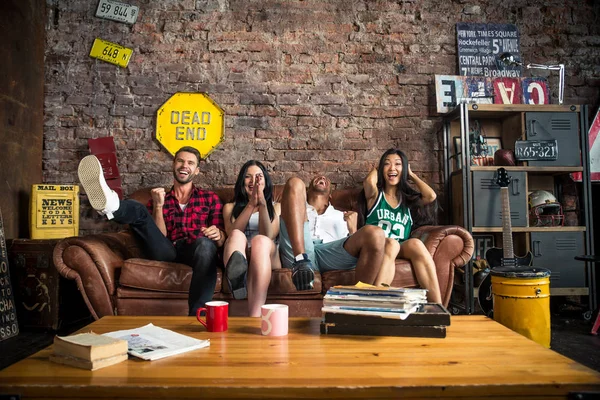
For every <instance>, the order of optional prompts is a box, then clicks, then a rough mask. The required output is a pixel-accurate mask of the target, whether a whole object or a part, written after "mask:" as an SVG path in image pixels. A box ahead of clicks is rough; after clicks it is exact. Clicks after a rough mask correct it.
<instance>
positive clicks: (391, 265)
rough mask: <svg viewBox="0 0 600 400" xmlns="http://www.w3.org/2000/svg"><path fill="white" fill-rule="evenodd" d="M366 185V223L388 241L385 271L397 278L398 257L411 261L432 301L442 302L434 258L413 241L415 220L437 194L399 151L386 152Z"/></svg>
mask: <svg viewBox="0 0 600 400" xmlns="http://www.w3.org/2000/svg"><path fill="white" fill-rule="evenodd" d="M409 181H410V182H412V184H414V186H415V187H416V190H415V189H414V188H413V187H412V185H411V184H410V183H409ZM363 186H364V189H365V197H366V201H367V204H366V205H367V215H366V221H365V223H366V224H369V225H376V226H379V227H380V228H381V229H383V231H384V232H385V236H386V238H387V239H386V243H385V256H384V260H383V266H382V271H386V273H390V274H392V275H391V278H392V279H393V274H394V272H395V259H396V257H400V258H404V259H408V260H410V262H411V263H412V266H413V268H414V270H415V275H416V277H417V281H418V282H419V284H420V285H421V287H423V288H425V289H427V299H428V301H430V302H434V303H441V302H442V296H441V293H440V285H439V282H438V278H437V273H436V269H435V263H434V262H433V258H432V257H431V254H429V251H428V250H427V248H426V247H425V244H423V242H421V241H420V240H419V239H415V238H410V232H411V229H412V226H413V218H415V220H422V219H423V217H424V216H425V215H426V214H427V212H426V210H425V206H427V205H428V204H432V203H433V202H434V201H435V199H436V197H437V196H436V194H435V191H434V190H433V189H432V188H431V187H430V186H429V185H428V184H426V183H425V182H423V181H422V180H421V179H420V178H419V177H418V176H417V175H415V174H414V172H412V170H411V169H410V165H409V164H408V159H407V158H406V155H405V154H404V153H403V152H402V151H400V150H398V149H389V150H387V151H386V152H385V153H383V156H381V159H380V160H379V167H378V168H377V169H374V170H372V171H371V172H370V173H369V175H368V176H367V178H366V179H365V181H364V183H363ZM392 279H389V281H391V280H392Z"/></svg>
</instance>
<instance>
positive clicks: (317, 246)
mask: <svg viewBox="0 0 600 400" xmlns="http://www.w3.org/2000/svg"><path fill="white" fill-rule="evenodd" d="M279 226H280V231H279V256H280V257H281V265H282V266H283V267H284V268H292V266H293V265H294V254H293V252H292V246H291V244H290V238H289V236H288V232H287V228H286V227H285V223H284V222H283V219H280V224H279ZM347 239H348V238H341V239H338V240H336V241H333V242H329V243H320V242H313V241H312V239H311V236H310V232H309V227H308V221H306V222H305V223H304V250H305V252H306V254H307V255H308V258H309V259H310V260H311V261H312V262H313V265H314V267H315V268H317V269H318V270H319V271H320V272H326V271H334V270H349V269H353V268H355V267H356V262H357V261H358V259H357V258H356V257H354V256H352V255H351V254H350V253H348V252H347V251H346V249H344V243H346V240H347Z"/></svg>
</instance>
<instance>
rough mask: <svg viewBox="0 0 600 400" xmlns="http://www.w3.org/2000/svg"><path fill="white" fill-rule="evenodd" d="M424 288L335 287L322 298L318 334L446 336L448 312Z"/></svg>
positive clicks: (448, 320) (448, 319)
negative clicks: (432, 299) (434, 301)
mask: <svg viewBox="0 0 600 400" xmlns="http://www.w3.org/2000/svg"><path fill="white" fill-rule="evenodd" d="M426 295H427V291H426V290H424V289H407V288H393V287H387V288H381V287H362V286H361V287H354V286H334V287H332V288H331V289H329V290H328V291H327V294H326V295H325V297H324V299H323V308H322V312H323V320H322V322H321V333H324V334H338V335H344V334H345V335H377V336H412V337H436V338H443V337H446V326H448V325H450V313H449V312H448V311H447V310H446V309H445V308H444V307H443V306H442V305H441V304H435V303H427V297H426Z"/></svg>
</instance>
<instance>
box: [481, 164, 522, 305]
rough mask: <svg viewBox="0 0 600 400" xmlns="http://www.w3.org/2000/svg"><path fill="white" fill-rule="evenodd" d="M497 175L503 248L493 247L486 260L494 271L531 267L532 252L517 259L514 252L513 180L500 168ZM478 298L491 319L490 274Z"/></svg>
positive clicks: (487, 252)
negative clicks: (511, 216)
mask: <svg viewBox="0 0 600 400" xmlns="http://www.w3.org/2000/svg"><path fill="white" fill-rule="evenodd" d="M496 175H497V177H496V184H497V185H498V186H500V195H501V198H502V248H498V247H492V248H491V249H489V250H488V251H486V252H485V259H486V260H487V262H488V264H489V265H490V268H492V269H493V268H496V267H512V268H515V269H516V268H518V267H521V266H530V265H531V262H532V261H533V255H532V254H531V252H530V251H528V252H527V254H526V255H524V256H523V257H516V256H515V254H514V251H513V240H512V239H513V238H512V227H511V222H510V202H509V197H508V185H509V184H510V180H511V178H510V176H508V174H507V173H506V170H505V169H504V168H498V170H497V171H496ZM477 297H478V300H479V305H480V306H481V309H482V310H483V312H484V313H485V315H487V316H488V317H491V316H492V313H493V311H494V302H493V299H492V276H491V274H490V273H489V272H488V274H487V276H486V277H485V279H484V280H483V282H482V283H481V285H480V286H479V292H478V295H477Z"/></svg>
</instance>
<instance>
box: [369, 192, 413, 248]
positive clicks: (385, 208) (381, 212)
mask: <svg viewBox="0 0 600 400" xmlns="http://www.w3.org/2000/svg"><path fill="white" fill-rule="evenodd" d="M366 223H367V224H368V225H375V226H378V227H380V228H381V229H383V231H384V232H385V236H386V237H389V238H391V239H396V240H398V241H399V242H403V241H405V240H406V239H408V238H409V236H410V231H411V229H412V223H413V221H412V217H411V215H410V210H409V209H408V207H406V206H405V205H404V204H399V205H398V206H397V207H396V208H394V207H392V206H390V204H389V203H388V202H387V200H386V199H385V195H384V193H383V191H380V192H379V195H378V196H377V201H376V202H375V204H374V205H373V207H372V208H371V209H370V210H369V212H368V214H367V221H366Z"/></svg>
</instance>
